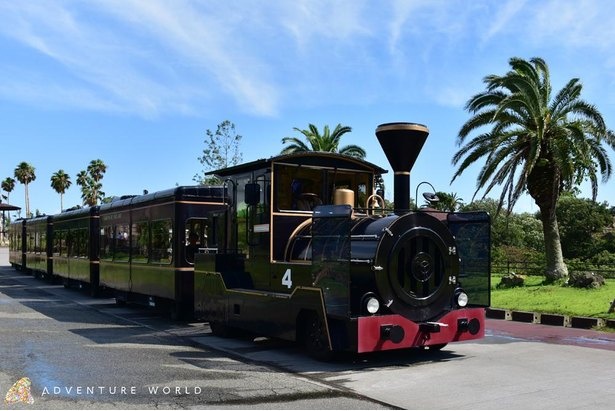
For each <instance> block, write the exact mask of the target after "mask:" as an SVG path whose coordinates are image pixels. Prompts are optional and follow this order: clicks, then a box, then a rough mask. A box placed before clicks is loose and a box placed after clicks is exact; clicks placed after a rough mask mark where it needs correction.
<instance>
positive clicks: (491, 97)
mask: <svg viewBox="0 0 615 411" xmlns="http://www.w3.org/2000/svg"><path fill="white" fill-rule="evenodd" d="M509 64H510V66H511V68H512V69H511V70H510V71H509V72H508V73H506V74H505V75H503V76H498V75H489V76H487V77H485V78H484V83H485V84H486V86H487V89H486V91H483V92H481V93H478V94H476V95H475V96H473V97H472V98H471V99H470V100H469V101H468V103H467V104H466V109H467V110H468V111H470V113H472V117H471V118H470V119H469V120H468V121H467V122H466V123H465V124H464V125H463V126H462V127H461V130H460V131H459V137H458V144H459V145H460V146H461V145H462V144H464V143H466V144H465V146H463V147H461V148H460V149H459V151H457V153H456V154H455V155H454V157H453V164H454V165H457V164H459V168H458V170H457V171H456V173H455V175H454V176H453V179H452V181H454V180H455V178H457V177H458V176H459V175H461V173H462V172H463V171H464V170H465V169H466V168H468V167H469V166H470V165H471V164H473V163H475V162H476V161H477V160H478V159H479V158H481V157H485V158H486V159H485V164H484V166H483V167H482V169H481V170H480V172H479V175H478V178H477V190H476V192H475V193H474V195H475V196H476V194H477V193H478V191H480V190H481V189H484V190H485V193H484V195H483V198H484V197H485V196H486V195H487V193H489V191H491V190H492V189H493V188H494V187H496V186H501V188H502V193H501V195H500V199H499V205H498V210H499V209H501V208H502V206H503V204H504V203H505V202H507V207H508V212H509V213H510V212H511V211H512V208H513V206H514V205H515V203H516V201H517V200H518V199H519V197H520V196H521V194H523V193H524V192H525V191H527V192H528V193H529V195H530V196H531V197H532V198H533V199H534V201H535V202H536V205H537V206H538V208H539V210H540V219H541V221H542V226H543V235H544V240H545V252H546V261H547V267H546V271H545V276H546V279H547V280H548V281H554V280H557V279H561V278H564V277H566V276H567V275H568V269H567V267H566V265H565V264H564V260H563V256H562V248H561V242H560V235H559V229H558V224H557V218H556V216H555V209H556V206H557V201H558V199H559V197H560V195H561V193H562V191H564V190H567V189H570V188H571V187H573V186H575V185H578V184H579V183H581V182H582V181H584V180H585V179H586V178H588V179H589V181H590V183H591V187H592V194H593V197H594V199H595V197H596V195H597V190H598V178H597V173H598V172H600V175H601V176H602V180H603V182H606V181H607V180H608V178H609V177H610V176H611V170H612V169H611V162H610V160H609V158H608V155H607V152H606V150H605V148H604V147H603V145H602V143H606V144H608V145H609V146H611V147H612V148H615V135H614V133H613V132H612V131H611V130H609V129H607V127H606V124H605V123H604V119H603V118H602V115H601V113H600V112H599V111H598V110H597V108H596V107H595V106H593V105H591V104H588V103H587V102H585V101H584V100H582V99H581V98H580V95H581V89H582V85H581V83H580V81H579V79H577V78H573V79H572V80H570V81H569V82H568V83H567V84H566V85H565V86H564V88H562V89H561V90H560V91H559V92H558V93H557V94H556V95H555V97H552V94H551V83H550V79H549V68H548V66H547V64H546V63H545V62H544V60H542V59H540V58H532V59H531V60H530V61H526V60H523V59H520V58H511V59H510V61H509ZM485 126H491V129H490V130H489V131H482V130H481V131H480V132H479V134H478V135H476V136H475V137H474V138H472V139H471V140H470V141H468V142H466V138H467V137H468V135H469V134H470V133H471V132H473V131H477V130H478V129H481V128H482V127H485Z"/></svg>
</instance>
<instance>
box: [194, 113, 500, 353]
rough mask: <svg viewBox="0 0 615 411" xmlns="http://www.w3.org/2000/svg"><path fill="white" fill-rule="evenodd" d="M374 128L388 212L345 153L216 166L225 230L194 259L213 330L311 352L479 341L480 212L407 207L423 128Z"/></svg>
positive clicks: (200, 298)
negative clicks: (218, 246) (388, 180)
mask: <svg viewBox="0 0 615 411" xmlns="http://www.w3.org/2000/svg"><path fill="white" fill-rule="evenodd" d="M376 135H377V137H378V140H379V141H380V143H381V146H382V147H383V149H384V151H385V153H386V155H387V158H388V159H389V162H390V163H391V165H392V167H393V169H394V172H395V176H394V182H395V188H394V190H395V192H394V203H395V210H394V212H392V213H391V212H386V211H384V210H383V209H382V207H383V206H384V201H383V200H382V198H381V197H380V196H379V195H377V194H372V193H374V181H375V178H376V176H378V175H380V174H382V173H384V172H386V171H385V170H383V169H381V168H380V167H378V166H376V165H374V164H370V163H368V162H365V161H359V160H357V159H354V158H349V157H346V156H341V155H337V154H330V153H321V152H307V153H301V154H293V155H283V156H278V157H273V158H270V159H267V160H258V161H254V162H251V163H248V164H243V165H240V166H236V167H231V168H227V169H224V170H219V171H217V172H215V174H216V175H218V176H220V177H222V178H225V179H227V181H228V182H229V183H230V186H232V188H233V195H232V197H233V199H234V201H233V202H232V203H233V210H232V211H231V217H232V218H233V219H234V221H233V223H232V225H231V226H232V227H233V229H234V230H235V231H234V232H229V233H228V234H229V236H230V237H229V238H230V239H231V241H230V243H229V244H228V249H227V251H226V252H222V253H221V252H219V250H217V252H214V253H200V254H197V256H196V260H195V284H194V288H195V300H194V304H195V312H196V313H197V315H198V316H199V317H202V318H205V319H207V320H208V321H209V322H210V325H211V328H212V330H213V332H214V333H216V334H221V335H224V334H229V333H232V332H236V331H239V330H241V331H248V332H251V333H256V334H260V335H267V336H273V337H278V338H282V339H288V340H297V341H303V342H304V343H305V344H306V347H307V349H308V351H309V352H311V353H312V354H313V355H315V356H327V355H329V354H330V353H331V352H333V351H353V352H359V353H362V352H371V351H379V350H388V349H395V348H407V347H428V348H430V349H440V348H442V347H444V346H445V345H446V344H447V343H449V342H452V341H461V340H470V339H476V338H481V337H483V336H484V330H485V326H484V324H485V322H484V318H485V311H484V308H485V307H487V306H489V303H490V294H489V289H490V268H489V258H490V255H489V249H490V220H489V216H488V215H487V214H486V213H442V212H438V211H436V210H433V209H429V208H428V209H420V210H415V211H410V204H409V199H410V193H409V176H410V169H411V168H412V166H413V165H414V162H415V160H416V158H417V156H418V154H419V152H420V150H421V148H422V146H423V144H424V142H425V140H426V138H427V135H428V130H427V128H426V127H425V126H423V125H419V124H410V123H391V124H383V125H380V126H379V127H378V128H377V129H376ZM233 250H236V252H235V251H233Z"/></svg>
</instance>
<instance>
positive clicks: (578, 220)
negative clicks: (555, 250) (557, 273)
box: [557, 196, 613, 259]
mask: <svg viewBox="0 0 615 411" xmlns="http://www.w3.org/2000/svg"><path fill="white" fill-rule="evenodd" d="M557 221H558V222H559V223H560V234H561V240H562V251H563V253H564V256H565V257H566V258H581V259H588V258H590V257H592V256H593V255H595V254H598V253H599V252H600V251H602V250H601V245H602V244H601V242H600V237H601V236H602V233H603V231H604V229H605V228H607V227H609V226H612V225H613V216H612V215H611V212H610V209H609V205H608V204H607V203H602V204H599V203H597V202H595V201H592V200H589V199H580V198H576V197H572V196H563V197H561V198H560V199H559V202H558V204H557Z"/></svg>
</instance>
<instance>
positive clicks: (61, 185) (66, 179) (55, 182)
mask: <svg viewBox="0 0 615 411" xmlns="http://www.w3.org/2000/svg"><path fill="white" fill-rule="evenodd" d="M71 184H73V182H72V181H70V176H69V175H68V174H66V173H65V172H64V170H62V169H60V170H58V171H56V172H55V173H53V175H52V176H51V188H53V189H54V190H55V191H56V193H58V194H60V211H62V210H64V193H66V190H68V188H69V187H70V186H71Z"/></svg>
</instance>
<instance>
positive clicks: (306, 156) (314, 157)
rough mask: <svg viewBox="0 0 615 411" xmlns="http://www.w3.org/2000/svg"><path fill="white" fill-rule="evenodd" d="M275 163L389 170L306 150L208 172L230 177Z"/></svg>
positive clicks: (359, 161)
mask: <svg viewBox="0 0 615 411" xmlns="http://www.w3.org/2000/svg"><path fill="white" fill-rule="evenodd" d="M274 163H285V164H294V165H305V166H312V167H323V168H331V169H335V168H337V169H346V170H356V171H366V172H372V173H374V174H385V173H386V172H387V170H385V169H383V168H381V167H379V166H377V165H375V164H372V163H370V162H368V161H365V160H360V159H358V158H355V157H351V156H347V155H343V154H338V153H330V152H325V151H305V152H300V153H293V154H283V155H279V156H274V157H270V158H268V159H260V160H255V161H251V162H249V163H244V164H239V165H236V166H232V167H228V168H223V169H220V170H215V171H210V172H208V173H207V174H208V175H216V176H219V177H229V176H233V175H238V174H245V173H249V172H251V171H256V170H262V169H263V168H270V167H271V165H272V164H274Z"/></svg>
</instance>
